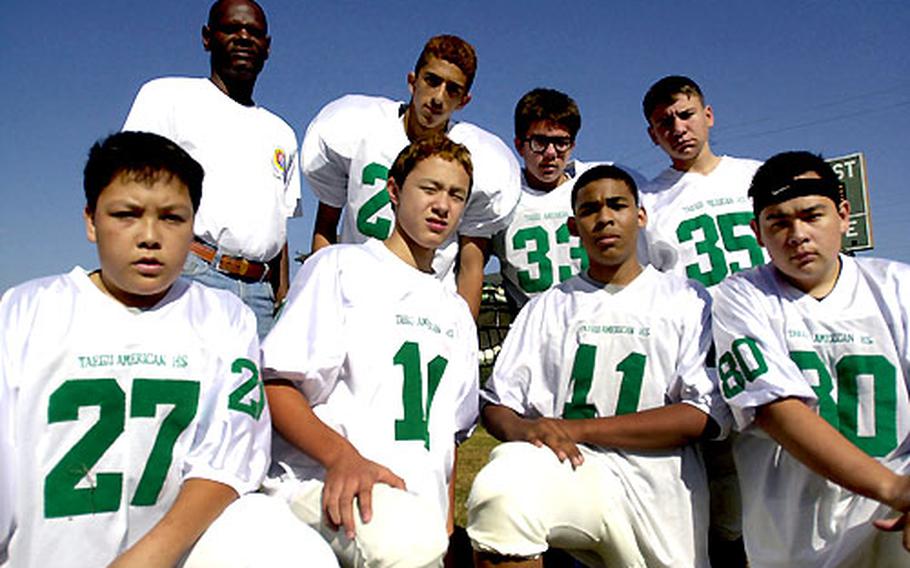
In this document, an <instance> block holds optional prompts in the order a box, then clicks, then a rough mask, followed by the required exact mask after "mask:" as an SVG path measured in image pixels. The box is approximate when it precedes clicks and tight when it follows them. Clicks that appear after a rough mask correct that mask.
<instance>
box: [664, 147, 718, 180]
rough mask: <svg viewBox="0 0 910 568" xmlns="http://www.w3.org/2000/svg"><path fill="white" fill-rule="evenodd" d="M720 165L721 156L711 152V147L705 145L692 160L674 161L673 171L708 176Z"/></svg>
mask: <svg viewBox="0 0 910 568" xmlns="http://www.w3.org/2000/svg"><path fill="white" fill-rule="evenodd" d="M719 164H720V156H718V155H716V154H715V153H714V152H712V151H711V146H710V145H708V144H707V143H705V146H704V147H703V148H702V149H701V152H699V153H698V155H697V156H695V157H694V158H692V159H691V160H673V169H674V170H677V171H680V172H693V173H696V174H702V175H708V174H710V173H711V172H713V171H714V168H716V167H717V166H718V165H719Z"/></svg>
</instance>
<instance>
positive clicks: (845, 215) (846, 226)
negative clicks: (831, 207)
mask: <svg viewBox="0 0 910 568" xmlns="http://www.w3.org/2000/svg"><path fill="white" fill-rule="evenodd" d="M837 216H838V217H840V234H841V235H846V234H847V231H848V230H850V202H849V201H847V200H846V199H844V200H843V201H841V202H840V205H838V206H837Z"/></svg>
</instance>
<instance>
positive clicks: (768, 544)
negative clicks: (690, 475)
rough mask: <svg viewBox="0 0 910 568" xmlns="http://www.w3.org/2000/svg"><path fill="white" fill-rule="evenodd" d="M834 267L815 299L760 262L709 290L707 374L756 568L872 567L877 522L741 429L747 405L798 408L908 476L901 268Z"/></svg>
mask: <svg viewBox="0 0 910 568" xmlns="http://www.w3.org/2000/svg"><path fill="white" fill-rule="evenodd" d="M841 263H842V267H841V273H840V276H839V278H838V281H837V284H836V285H835V287H834V289H833V290H832V291H831V293H830V294H828V296H826V297H825V298H824V299H822V300H816V299H815V298H813V297H811V296H809V295H807V294H804V293H802V292H800V291H799V290H797V289H796V288H794V287H792V286H791V285H790V284H788V283H787V282H785V281H784V280H783V279H782V278H781V277H780V276H779V273H778V272H777V270H776V269H775V268H774V267H773V266H772V265H770V264H768V265H765V266H762V267H760V268H758V269H756V270H751V271H749V272H745V273H743V274H740V275H737V276H736V277H734V278H731V279H729V280H726V281H724V283H723V284H721V285H720V286H718V288H717V291H716V293H715V303H714V336H715V340H716V345H717V355H718V365H717V366H718V374H719V375H720V377H719V380H720V383H721V390H722V393H723V395H724V398H725V399H726V400H727V402H728V404H729V405H730V407H731V409H732V410H733V415H734V418H735V420H736V424H737V427H738V428H739V429H740V430H742V431H743V434H742V435H741V436H740V437H739V439H738V442H737V445H736V447H735V448H734V451H735V455H736V458H737V463H738V465H739V467H738V469H739V472H740V476H742V484H741V485H742V490H743V508H744V532H745V535H746V546H747V548H748V552H749V558H750V561H752V560H753V558H754V563H755V565H756V566H764V565H806V566H822V565H825V566H829V565H844V566H875V565H879V564H877V561H876V559H875V556H874V555H873V554H870V548H869V546H866V545H868V544H869V542H871V539H873V538H875V537H876V536H877V535H876V533H877V532H878V531H876V530H875V529H874V528H873V527H872V525H871V524H870V523H869V521H870V520H871V519H872V518H880V517H884V516H887V515H888V508H887V507H885V506H883V505H880V504H879V503H877V502H876V501H873V500H871V499H866V498H863V497H859V496H857V495H854V494H853V493H851V492H849V491H847V490H846V489H843V488H841V487H839V486H837V485H835V484H833V483H831V482H829V481H827V480H826V479H824V478H822V477H821V476H818V475H816V474H814V473H812V472H811V471H810V470H809V469H808V468H806V467H805V466H803V465H802V464H801V463H800V462H799V461H797V460H796V459H795V458H793V457H792V456H791V455H789V454H788V453H787V452H785V451H784V450H782V449H781V447H780V446H779V445H778V444H777V443H776V442H774V440H772V439H771V438H769V437H768V436H767V435H766V434H764V432H763V431H762V430H760V429H759V428H757V427H756V426H755V425H754V424H753V420H754V416H755V409H756V408H757V407H758V406H761V405H764V404H767V403H770V402H773V401H775V400H778V399H781V398H786V397H795V398H799V399H802V400H803V401H805V402H806V403H807V404H808V405H809V406H810V407H813V408H814V409H816V410H817V412H818V413H819V415H820V416H821V417H822V418H824V419H825V420H826V421H827V422H829V423H830V424H831V425H832V426H833V427H834V428H835V429H837V430H838V431H839V432H840V433H841V434H843V435H844V436H845V437H846V438H847V439H848V440H849V441H851V442H852V443H853V444H855V445H856V446H857V447H859V448H860V449H861V450H863V451H865V452H866V453H867V454H869V455H871V456H872V457H874V458H876V459H878V460H879V461H881V462H882V463H884V464H885V465H886V466H887V467H889V468H890V469H892V470H895V471H898V472H904V473H907V472H908V469H910V467H908V466H910V435H908V434H910V398H908V390H910V347H908V338H907V334H908V323H907V322H908V321H910V311H908V309H910V288H908V287H910V267H908V266H906V265H903V264H900V263H895V262H890V261H883V260H878V259H852V258H849V257H844V256H842V257H841ZM879 534H884V533H879ZM896 538H897V539H898V541H899V540H900V536H899V533H898V534H897V537H896ZM851 554H859V556H858V557H857V556H851Z"/></svg>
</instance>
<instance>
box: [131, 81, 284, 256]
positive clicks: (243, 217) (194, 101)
mask: <svg viewBox="0 0 910 568" xmlns="http://www.w3.org/2000/svg"><path fill="white" fill-rule="evenodd" d="M123 129H124V130H141V131H146V132H153V133H155V134H160V135H161V136H165V137H167V138H170V139H171V140H173V141H174V142H176V143H177V144H178V145H180V147H181V148H183V149H184V150H186V151H187V152H188V153H189V154H190V155H191V156H192V157H193V158H194V159H196V161H198V162H199V163H200V164H202V167H203V168H204V169H205V179H204V181H203V183H202V202H201V204H200V206H199V211H198V212H197V213H196V221H195V223H194V226H193V231H194V232H195V233H196V236H198V237H200V238H201V239H203V240H204V241H206V242H209V243H211V244H213V245H218V246H219V248H220V249H221V252H222V253H224V254H228V255H232V256H242V257H244V258H247V259H250V260H258V261H268V260H271V259H273V258H275V257H276V256H278V254H279V253H280V252H281V247H283V246H284V244H285V242H286V241H287V219H288V217H292V216H294V215H296V214H299V211H298V210H297V202H298V200H299V199H300V178H299V177H298V172H297V170H298V166H297V136H296V135H295V134H294V131H293V130H292V129H291V127H290V126H288V124H287V123H286V122H285V121H283V120H282V119H281V118H280V117H278V116H276V115H274V114H272V113H271V112H269V111H268V110H266V109H264V108H262V107H259V106H250V107H247V106H243V105H241V104H240V103H238V102H237V101H235V100H233V99H232V98H230V97H229V96H227V95H226V94H224V93H223V92H222V91H221V90H220V89H219V88H218V87H216V86H215V85H214V83H212V82H211V81H210V80H209V79H202V78H189V77H167V78H163V79H155V80H153V81H149V82H148V83H146V84H145V85H143V86H142V88H141V89H140V90H139V94H138V95H136V100H135V101H133V107H132V108H131V109H130V113H129V116H127V118H126V123H125V124H124V125H123Z"/></svg>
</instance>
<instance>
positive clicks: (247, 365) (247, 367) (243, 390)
mask: <svg viewBox="0 0 910 568" xmlns="http://www.w3.org/2000/svg"><path fill="white" fill-rule="evenodd" d="M243 371H249V373H250V376H249V378H248V379H247V380H246V381H244V382H243V383H242V384H241V385H240V386H239V387H237V388H236V389H234V390H233V391H232V392H231V394H230V395H229V396H228V408H230V409H231V410H236V411H238V412H243V413H246V414H249V415H250V416H252V417H253V420H259V417H260V416H262V410H263V409H264V408H265V400H266V399H265V388H264V387H263V386H262V381H260V380H259V369H258V368H256V363H253V362H252V361H250V360H249V359H245V358H243V357H239V358H237V359H235V360H234V362H233V363H232V364H231V372H232V373H235V374H242V373H243ZM256 387H259V397H258V398H251V399H250V400H247V401H244V400H243V398H244V397H245V396H247V395H248V394H250V393H251V392H252V391H253V389H255V388H256Z"/></svg>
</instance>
